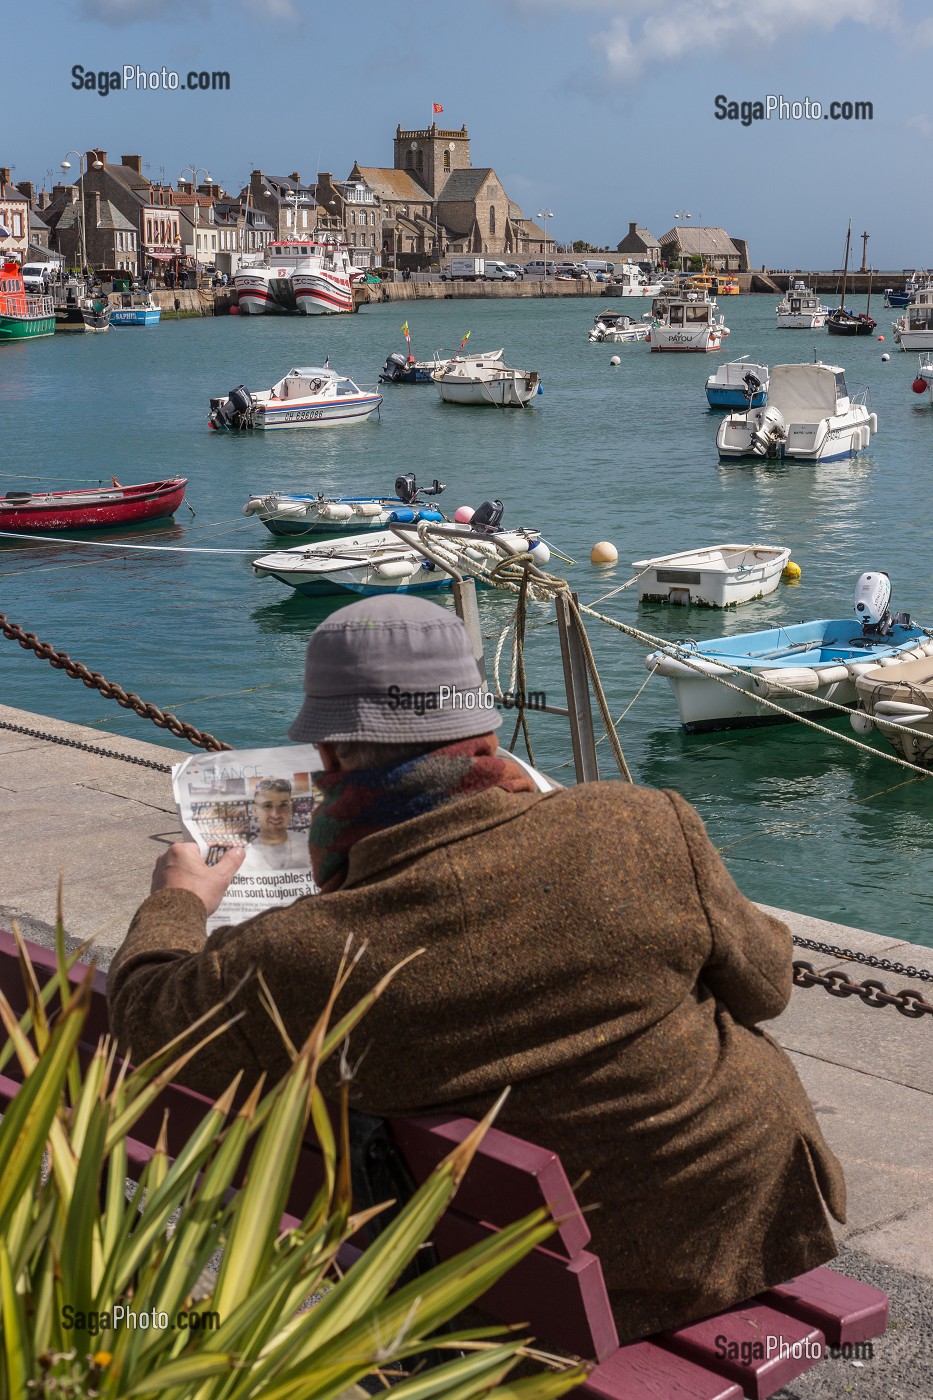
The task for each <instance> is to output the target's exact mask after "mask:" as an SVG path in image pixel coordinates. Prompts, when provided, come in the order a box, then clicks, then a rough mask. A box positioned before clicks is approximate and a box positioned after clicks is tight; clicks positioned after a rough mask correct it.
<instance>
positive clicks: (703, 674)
mask: <svg viewBox="0 0 933 1400" xmlns="http://www.w3.org/2000/svg"><path fill="white" fill-rule="evenodd" d="M885 585H887V597H888V598H889V597H890V580H889V579H888V577H887V575H886V574H880V573H866V574H863V575H862V576H861V578H860V579H859V582H858V586H857V588H856V602H855V608H856V613H857V616H858V618H859V619H861V627H859V623H858V622H857V621H854V620H853V619H852V618H845V617H843V618H820V619H817V620H816V621H814V622H796V623H791V624H790V625H789V626H787V627H771V628H768V629H767V630H766V631H761V632H737V633H734V634H733V635H732V636H730V637H713V638H710V639H709V640H708V641H704V642H695V641H685V642H672V643H670V644H669V645H666V646H664V647H661V648H659V650H657V651H654V652H652V653H651V654H650V655H649V656H647V657H646V658H645V665H646V667H647V668H648V670H649V671H656V672H657V673H658V674H659V675H662V676H666V677H667V680H668V682H669V683H670V686H671V689H672V690H673V692H674V697H675V699H676V700H677V708H678V710H679V711H680V722H681V725H682V726H683V728H684V730H685V731H686V732H687V733H688V734H696V733H701V732H703V731H706V730H714V729H734V728H743V727H747V726H749V725H760V724H777V723H780V722H782V721H783V720H785V719H787V718H793V715H794V714H797V713H805V714H811V713H813V712H817V713H818V712H819V711H820V710H824V709H826V705H825V702H826V701H833V702H834V703H835V704H837V705H847V706H852V705H854V704H855V703H856V700H857V696H856V690H855V683H856V680H857V678H858V677H859V676H861V675H864V674H865V672H867V671H870V670H873V669H874V668H875V667H877V666H883V667H894V666H897V665H899V664H900V663H901V662H906V661H915V660H918V659H919V658H920V657H923V656H933V631H931V630H930V629H928V628H924V627H917V626H916V625H913V624H912V623H911V621H910V617H909V615H908V614H906V613H898V614H897V616H896V617H892V616H891V614H890V613H889V612H888V611H887V604H886V600H885V599H884V596H883V595H884V588H885ZM879 595H880V596H881V597H882V606H881V607H880V608H878V607H872V606H870V604H871V603H872V601H873V599H876V598H877V597H878V596H879ZM866 599H867V600H868V603H869V605H868V606H866ZM860 603H861V604H862V608H861V610H860V607H859V605H860ZM723 681H725V682H728V684H723V683H722V682H723ZM732 687H735V688H732ZM788 687H791V688H793V689H794V690H796V691H802V692H804V693H803V694H802V695H792V694H789V693H788ZM762 699H765V700H770V701H772V702H773V703H775V704H777V705H780V706H781V708H782V710H784V711H790V712H791V713H790V714H789V715H787V714H781V713H779V712H778V711H776V710H774V709H772V708H770V707H769V706H767V705H763V704H761V703H760V702H761V700H762Z"/></svg>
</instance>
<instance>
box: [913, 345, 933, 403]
mask: <svg viewBox="0 0 933 1400" xmlns="http://www.w3.org/2000/svg"><path fill="white" fill-rule="evenodd" d="M918 358H919V361H920V363H919V365H918V368H917V375H916V378H915V379H914V382H913V383H912V384H911V386H910V387H911V388H912V389H913V391H914V393H915V394H926V395H927V397H928V398H929V400H930V403H933V355H920V356H919V357H918Z"/></svg>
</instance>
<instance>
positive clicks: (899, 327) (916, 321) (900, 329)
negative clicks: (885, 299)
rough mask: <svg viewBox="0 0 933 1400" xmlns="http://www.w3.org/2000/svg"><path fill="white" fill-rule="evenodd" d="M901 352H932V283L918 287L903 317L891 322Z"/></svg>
mask: <svg viewBox="0 0 933 1400" xmlns="http://www.w3.org/2000/svg"><path fill="white" fill-rule="evenodd" d="M893 327H894V339H895V340H896V341H897V343H898V345H899V346H900V347H901V349H902V350H933V282H931V283H927V284H925V285H924V286H922V287H918V288H917V291H916V292H915V294H914V299H913V301H912V302H911V304H910V306H908V307H905V309H904V314H903V316H899V317H898V318H897V320H896V321H894V322H893Z"/></svg>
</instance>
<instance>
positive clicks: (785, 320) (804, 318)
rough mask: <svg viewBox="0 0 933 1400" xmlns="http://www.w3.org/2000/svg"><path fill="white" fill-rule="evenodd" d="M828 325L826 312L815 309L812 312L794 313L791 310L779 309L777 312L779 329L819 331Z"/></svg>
mask: <svg viewBox="0 0 933 1400" xmlns="http://www.w3.org/2000/svg"><path fill="white" fill-rule="evenodd" d="M825 325H826V312H825V311H815V312H813V313H812V314H811V313H809V312H808V313H807V314H805V315H796V316H795V315H792V314H791V313H790V312H783V311H779V312H778V313H777V328H778V330H779V331H817V330H819V329H820V328H821V327H822V326H825Z"/></svg>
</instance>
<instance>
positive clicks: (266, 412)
mask: <svg viewBox="0 0 933 1400" xmlns="http://www.w3.org/2000/svg"><path fill="white" fill-rule="evenodd" d="M381 403H382V395H381V394H361V395H360V396H359V398H353V399H350V398H341V399H336V400H334V399H331V400H330V401H329V402H327V403H322V402H321V401H320V400H315V399H288V400H285V401H282V402H276V403H268V404H265V403H258V404H256V406H255V408H254V410H253V427H254V428H256V429H259V430H260V431H263V432H272V431H273V430H274V429H277V428H323V427H327V426H328V425H329V424H332V423H358V422H362V420H363V419H364V418H368V417H369V416H370V414H372V413H375V412H376V410H377V409H378V407H379V405H380V404H381ZM220 431H224V429H221V430H220Z"/></svg>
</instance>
